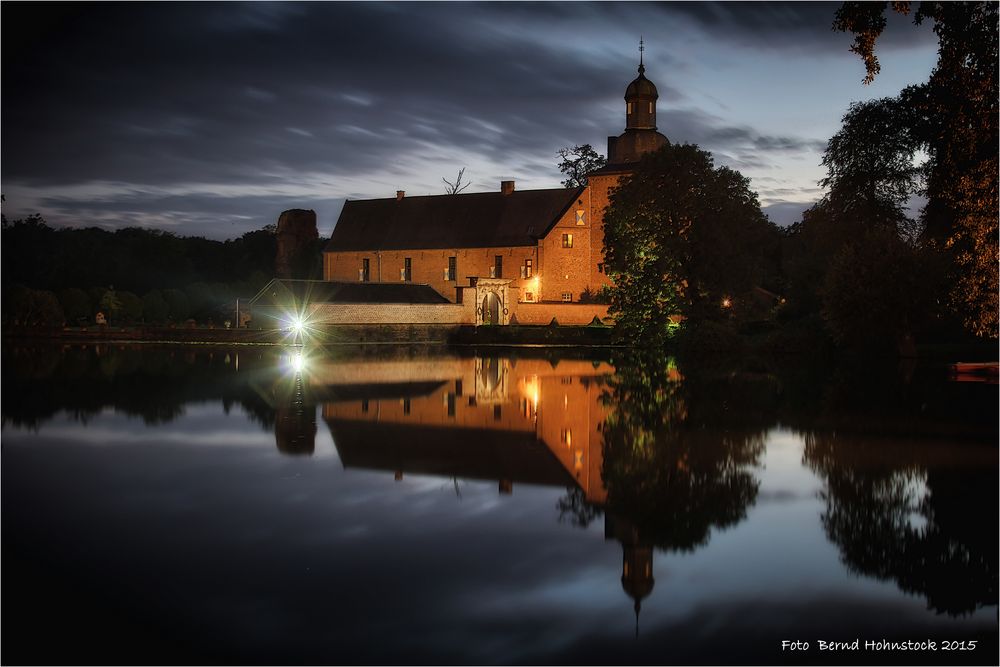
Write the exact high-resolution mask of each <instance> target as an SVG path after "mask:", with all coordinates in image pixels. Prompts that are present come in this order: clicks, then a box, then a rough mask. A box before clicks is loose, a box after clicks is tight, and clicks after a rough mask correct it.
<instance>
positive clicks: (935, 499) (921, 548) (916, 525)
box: [804, 433, 998, 616]
mask: <svg viewBox="0 0 1000 667" xmlns="http://www.w3.org/2000/svg"><path fill="white" fill-rule="evenodd" d="M804 458H805V461H806V463H807V464H808V465H809V466H810V467H811V468H812V469H813V470H814V471H816V472H817V473H818V474H819V475H820V476H821V477H822V478H823V480H824V482H825V489H824V492H823V497H824V499H825V500H826V510H825V511H824V513H823V516H822V521H823V527H824V529H825V530H826V533H827V536H828V537H829V538H830V540H831V541H832V542H834V543H835V544H836V545H837V546H838V547H839V548H840V551H841V558H842V560H843V562H844V563H845V564H846V565H847V567H848V568H850V569H851V570H852V571H853V572H855V573H858V574H861V575H865V576H870V577H876V578H878V579H882V580H887V581H893V582H895V583H896V585H898V586H899V587H900V588H901V589H902V590H904V591H906V592H908V593H914V594H918V595H921V596H924V597H926V599H927V604H928V606H929V608H931V609H934V610H935V611H937V612H938V613H947V614H949V615H953V616H956V615H963V614H967V613H971V612H972V611H974V610H975V609H977V608H979V607H982V606H984V605H993V604H996V600H997V558H998V548H997V540H996V527H997V520H998V512H997V492H998V484H997V475H996V466H995V460H996V453H995V450H994V449H993V448H992V447H990V448H983V447H981V446H976V445H975V444H968V443H955V442H951V443H940V442H936V443H922V442H920V441H917V440H911V441H909V442H900V441H898V440H897V441H888V440H884V439H883V440H878V439H873V438H865V437H862V436H853V437H852V436H844V435H838V434H835V433H814V434H809V435H807V436H806V445H805V455H804ZM991 458H992V460H993V463H994V465H989V461H990V459H991Z"/></svg>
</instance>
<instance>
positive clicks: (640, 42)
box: [639, 35, 646, 74]
mask: <svg viewBox="0 0 1000 667" xmlns="http://www.w3.org/2000/svg"><path fill="white" fill-rule="evenodd" d="M645 50H646V47H645V46H644V45H643V41H642V35H639V74H642V73H643V72H645V71H646V67H645V66H644V65H643V64H642V52H643V51H645Z"/></svg>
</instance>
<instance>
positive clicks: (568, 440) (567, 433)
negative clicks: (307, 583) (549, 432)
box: [559, 428, 573, 447]
mask: <svg viewBox="0 0 1000 667" xmlns="http://www.w3.org/2000/svg"><path fill="white" fill-rule="evenodd" d="M559 440H561V441H562V443H563V444H564V445H566V446H567V447H569V446H571V445H572V444H573V431H572V429H568V428H564V429H562V430H561V431H559Z"/></svg>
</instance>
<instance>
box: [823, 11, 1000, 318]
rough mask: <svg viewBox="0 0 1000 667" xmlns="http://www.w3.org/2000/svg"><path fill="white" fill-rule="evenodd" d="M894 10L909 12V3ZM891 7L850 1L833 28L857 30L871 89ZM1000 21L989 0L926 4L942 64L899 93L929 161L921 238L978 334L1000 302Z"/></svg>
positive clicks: (923, 16)
mask: <svg viewBox="0 0 1000 667" xmlns="http://www.w3.org/2000/svg"><path fill="white" fill-rule="evenodd" d="M892 6H893V9H894V10H895V11H898V12H901V13H909V12H910V3H909V2H894V3H892ZM886 9H887V3H884V2H883V3H860V2H848V3H844V5H843V7H842V8H841V9H840V10H839V11H838V12H837V15H836V18H835V21H834V28H836V29H838V30H842V31H847V32H851V33H853V34H854V37H855V41H854V44H853V46H852V47H851V50H852V51H854V52H855V53H858V54H859V55H860V56H861V57H862V59H863V60H864V61H865V66H866V70H867V77H866V79H865V82H866V83H870V82H871V81H872V80H874V78H875V76H876V75H877V74H878V72H879V68H880V65H879V63H878V59H877V57H876V56H875V45H876V42H877V40H878V38H879V36H880V35H881V33H882V31H883V29H884V28H885V24H886V21H885V11H886ZM997 17H998V11H997V4H996V3H992V2H990V3H988V2H968V3H966V2H948V3H940V2H923V3H921V4H920V7H919V9H918V10H917V11H916V12H915V13H914V23H917V24H919V23H922V22H923V21H925V20H926V21H930V22H932V23H933V29H934V33H935V34H936V35H937V37H938V46H939V48H938V61H937V64H936V66H935V68H934V70H933V72H932V73H931V76H930V78H929V80H928V81H927V82H926V83H924V84H922V85H920V86H914V87H911V88H907V89H906V90H904V91H902V93H901V94H900V96H899V97H898V98H897V100H895V102H894V105H895V106H896V110H895V111H896V112H895V113H894V114H893V118H894V119H895V121H894V122H895V123H896V124H898V125H901V126H905V132H907V133H908V139H909V140H911V141H912V142H913V143H914V144H915V145H917V146H919V147H920V148H921V149H922V150H924V151H925V152H926V153H927V155H928V156H929V157H928V160H927V161H926V162H925V163H924V165H923V166H922V170H921V171H922V173H921V177H922V184H923V190H922V192H923V193H924V194H925V195H926V197H927V200H928V203H927V205H926V206H925V207H924V209H923V211H922V213H921V222H922V226H923V228H924V238H923V240H924V241H925V242H926V243H927V244H928V246H929V247H931V248H932V249H934V250H935V251H936V252H939V253H940V254H942V255H943V256H944V257H946V259H947V261H948V262H949V264H950V270H949V273H948V282H949V286H950V289H949V294H948V303H949V305H950V307H951V310H952V312H953V313H954V314H955V315H956V316H957V317H959V318H960V319H961V321H962V322H963V324H964V326H965V327H966V329H967V330H969V331H971V332H973V333H975V334H977V335H980V336H995V335H996V334H997V324H998V322H997V310H998V306H1000V303H998V283H1000V274H998V264H1000V251H998V242H997V234H998V225H997V221H998V217H1000V215H998V200H997V197H998V188H997V176H998V167H1000V165H998V159H997V144H998V141H1000V131H998V116H1000V108H998V90H997V61H998V30H997ZM891 124H892V120H890V125H891ZM890 132H891V129H890ZM881 144H882V142H881V141H880V142H878V143H876V144H874V146H875V147H878V146H880V145H881ZM849 147H850V148H851V149H852V150H858V151H860V150H868V151H870V150H871V148H872V145H871V144H864V143H860V142H852V143H851V144H850V146H849ZM886 148H887V151H886V153H887V154H888V155H891V154H892V153H893V151H894V150H895V149H897V148H898V144H897V143H895V142H892V141H890V142H888V143H887V146H886ZM890 162H891V161H890ZM917 191H918V190H917V189H916V188H912V192H917Z"/></svg>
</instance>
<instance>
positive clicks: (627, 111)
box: [625, 102, 632, 115]
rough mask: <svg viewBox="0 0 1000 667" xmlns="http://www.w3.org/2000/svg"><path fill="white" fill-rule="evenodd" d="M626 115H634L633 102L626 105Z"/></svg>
mask: <svg viewBox="0 0 1000 667" xmlns="http://www.w3.org/2000/svg"><path fill="white" fill-rule="evenodd" d="M625 113H627V114H629V115H631V114H632V103H631V102H626V103H625Z"/></svg>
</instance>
